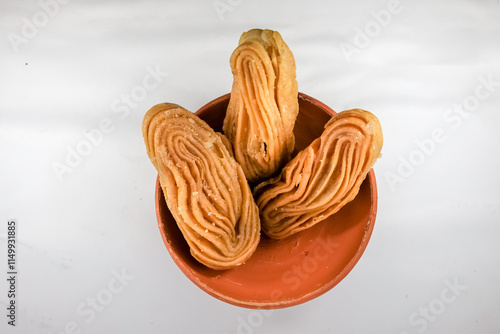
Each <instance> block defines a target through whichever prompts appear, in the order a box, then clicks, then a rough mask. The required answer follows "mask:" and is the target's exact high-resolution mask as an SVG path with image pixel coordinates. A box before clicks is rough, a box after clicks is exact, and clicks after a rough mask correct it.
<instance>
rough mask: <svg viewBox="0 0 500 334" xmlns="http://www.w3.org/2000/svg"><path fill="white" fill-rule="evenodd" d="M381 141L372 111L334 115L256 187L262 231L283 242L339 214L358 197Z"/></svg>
mask: <svg viewBox="0 0 500 334" xmlns="http://www.w3.org/2000/svg"><path fill="white" fill-rule="evenodd" d="M382 143H383V138H382V128H381V126H380V123H379V121H378V119H377V118H376V117H375V116H374V115H373V114H372V113H370V112H368V111H365V110H361V109H353V110H347V111H343V112H341V113H338V114H337V115H335V116H333V117H332V118H331V119H330V121H328V123H327V124H326V125H325V129H324V131H323V133H322V134H321V136H320V137H319V138H317V139H315V140H314V141H313V142H312V143H311V144H310V145H309V146H308V147H307V148H305V149H304V150H302V151H300V152H299V153H298V154H297V156H295V157H294V158H293V159H292V160H291V161H290V162H289V163H288V164H287V165H286V166H285V167H284V169H283V170H282V172H281V174H280V175H278V176H277V177H275V178H273V179H270V180H268V181H265V182H263V183H261V184H259V185H258V186H257V187H255V189H254V197H255V201H256V203H257V205H258V206H259V209H260V215H261V224H262V231H263V232H264V233H265V234H266V235H268V236H269V237H271V238H274V239H281V238H285V237H287V236H289V235H292V234H294V233H297V232H299V231H302V230H304V229H307V228H309V227H311V226H313V225H315V224H317V223H318V222H320V221H322V220H324V219H325V218H327V217H329V216H331V215H333V214H334V213H336V212H337V211H339V210H340V209H341V208H342V207H343V206H344V205H345V204H347V203H348V202H350V201H351V200H353V199H354V197H356V195H357V194H358V192H359V188H360V186H361V183H362V182H363V180H364V179H365V178H366V175H367V174H368V172H369V171H370V169H371V168H372V166H373V164H374V163H375V161H376V160H377V158H378V157H379V155H380V151H381V149H382Z"/></svg>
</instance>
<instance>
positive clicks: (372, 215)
mask: <svg viewBox="0 0 500 334" xmlns="http://www.w3.org/2000/svg"><path fill="white" fill-rule="evenodd" d="M230 95H231V94H230V93H228V94H224V95H222V96H220V97H218V98H215V99H214V100H212V101H210V102H208V103H206V104H205V105H204V106H202V107H201V108H200V109H198V111H196V113H195V114H197V115H198V114H200V113H201V112H203V111H205V110H207V109H210V108H212V107H213V106H214V105H217V104H219V103H221V102H223V101H225V100H228V99H229V97H230ZM298 95H299V99H302V100H303V101H306V102H308V103H311V104H314V105H316V106H317V107H319V108H320V109H322V110H323V111H325V112H326V113H328V114H330V115H332V116H333V115H335V114H336V112H335V111H333V110H332V109H331V108H330V107H328V106H327V105H326V104H324V103H322V102H321V101H319V100H316V99H315V98H313V97H311V96H309V95H306V94H304V93H301V92H299V94H298ZM365 181H367V182H368V183H369V187H370V190H369V192H370V209H369V214H368V219H367V221H366V226H365V231H364V235H363V237H362V238H361V241H360V244H359V247H358V248H357V250H356V252H355V254H354V255H353V256H352V258H351V259H350V261H349V262H348V264H347V265H345V266H344V267H343V269H342V270H341V271H340V272H339V273H338V275H337V276H335V277H333V278H332V279H331V280H330V281H329V282H328V283H326V284H324V285H321V286H320V287H318V288H317V289H315V290H313V291H311V292H309V293H307V294H304V295H303V296H301V297H299V298H295V299H289V300H284V301H273V302H268V303H259V302H252V301H245V300H239V299H237V298H233V297H231V296H228V295H225V294H223V293H221V292H220V291H218V290H216V289H214V288H212V287H210V286H208V285H207V284H206V283H204V282H203V281H202V280H201V278H200V277H199V275H196V271H195V270H192V269H191V267H190V266H189V264H188V263H186V262H184V261H183V260H182V258H181V257H180V256H179V255H178V254H177V252H176V251H175V249H174V247H173V245H172V243H171V242H170V241H169V238H168V235H166V232H165V229H164V228H163V227H162V224H163V220H162V215H161V212H160V199H163V198H164V197H163V191H162V189H161V186H160V180H159V176H157V178H156V183H155V210H156V218H157V223H158V228H159V230H160V234H161V236H162V240H163V243H164V244H165V246H166V248H167V251H168V252H169V254H170V256H171V258H172V260H173V261H174V263H175V264H176V265H177V267H178V268H179V269H180V270H181V271H182V272H183V274H184V275H185V276H186V277H187V278H188V279H189V280H190V281H191V282H193V283H194V284H195V285H196V286H198V287H199V288H200V289H201V290H203V291H204V292H206V293H207V294H209V295H210V296H212V297H214V298H217V299H219V300H221V301H223V302H226V303H228V304H231V305H234V306H239V307H243V308H248V309H281V308H286V307H291V306H296V305H300V304H303V303H305V302H308V301H311V300H313V299H315V298H317V297H319V296H321V295H323V294H324V293H326V292H328V291H329V290H331V289H332V288H333V287H335V286H336V285H337V284H339V283H340V282H341V281H342V280H343V279H344V278H345V277H346V276H347V275H348V274H349V273H350V272H351V271H352V269H353V268H354V267H355V266H356V264H357V263H358V261H359V259H360V258H361V256H362V255H363V254H364V252H365V250H366V247H367V246H368V242H369V240H370V239H371V235H372V233H373V229H374V225H375V220H376V216H377V207H378V193H377V182H376V178H375V173H374V170H373V168H372V169H371V170H370V172H369V173H368V175H367V177H366V180H365ZM167 210H168V208H167ZM243 265H244V264H243Z"/></svg>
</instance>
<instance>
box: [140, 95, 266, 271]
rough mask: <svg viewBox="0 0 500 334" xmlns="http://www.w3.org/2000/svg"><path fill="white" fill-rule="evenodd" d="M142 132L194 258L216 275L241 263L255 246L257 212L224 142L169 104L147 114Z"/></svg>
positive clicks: (208, 128)
mask: <svg viewBox="0 0 500 334" xmlns="http://www.w3.org/2000/svg"><path fill="white" fill-rule="evenodd" d="M142 131H143V136H144V141H145V144H146V149H147V153H148V156H149V158H150V160H151V162H152V163H153V165H154V166H155V168H156V169H157V170H158V174H159V180H160V185H161V188H162V190H163V193H164V196H165V199H166V202H167V206H168V208H169V209H170V212H171V213H172V216H173V217H174V219H175V221H176V222H177V225H178V227H179V229H180V231H181V232H182V235H183V236H184V238H185V239H186V241H187V243H188V245H189V248H190V252H191V254H192V255H193V257H194V258H195V259H196V260H198V261H199V262H200V263H202V264H204V265H206V266H207V267H209V268H212V269H216V270H222V269H229V268H233V267H236V266H238V265H240V264H242V263H244V262H245V261H246V260H247V259H248V258H249V257H250V256H251V255H252V253H253V252H254V250H255V249H256V247H257V244H258V243H259V239H260V221H259V212H258V208H257V206H256V204H255V201H254V200H253V197H252V192H251V190H250V187H249V185H248V181H247V180H246V178H245V174H244V173H243V170H242V169H241V167H240V166H239V164H238V163H237V162H236V160H235V159H234V158H233V156H232V153H231V151H230V143H229V141H228V140H227V138H224V135H222V134H220V133H216V132H215V131H214V130H213V129H212V128H211V127H210V126H209V125H208V124H207V123H205V122H204V121H203V120H201V119H200V118H199V117H198V116H196V115H195V114H193V113H191V112H190V111H188V110H186V109H184V108H182V107H180V106H178V105H176V104H170V103H162V104H158V105H156V106H154V107H153V108H151V109H150V110H149V111H148V112H147V113H146V115H145V116H144V120H143V125H142Z"/></svg>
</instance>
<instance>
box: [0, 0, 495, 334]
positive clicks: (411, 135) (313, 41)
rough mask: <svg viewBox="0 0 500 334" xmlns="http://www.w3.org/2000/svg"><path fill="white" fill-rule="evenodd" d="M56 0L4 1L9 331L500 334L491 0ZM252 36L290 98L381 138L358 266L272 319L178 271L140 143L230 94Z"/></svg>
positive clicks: (0, 15) (2, 172)
mask: <svg viewBox="0 0 500 334" xmlns="http://www.w3.org/2000/svg"><path fill="white" fill-rule="evenodd" d="M60 1H61V2H55V0H45V1H41V2H37V1H14V0H3V1H2V2H1V3H0V37H1V39H0V49H1V62H0V149H1V150H0V152H1V157H2V161H1V165H0V223H1V224H0V263H1V264H0V268H3V269H2V272H4V274H1V275H0V306H1V307H0V319H2V320H1V321H0V322H1V323H0V331H1V332H2V333H64V332H66V333H222V334H223V333H228V334H229V333H278V332H280V333H388V334H392V333H394V334H403V333H407V334H408V333H409V334H413V333H424V332H425V333H498V330H499V329H500V284H499V282H500V266H499V263H500V261H499V260H500V242H499V240H500V226H499V222H500V219H499V218H500V192H499V187H500V178H499V176H498V175H499V174H498V170H499V168H500V156H499V150H498V144H499V143H500V134H499V132H498V127H499V125H500V116H499V111H500V110H499V107H500V2H499V1H496V0H481V1H464V0H461V1H430V0H418V1H417V0H400V1H396V2H394V1H393V2H391V1H385V0H376V1H367V0H366V1H342V2H341V1H329V2H327V1H308V2H305V1H286V2H285V1H282V2H280V3H277V2H273V3H272V4H270V2H269V1H268V2H266V1H249V0H247V1H242V0H220V1H219V0H218V1H215V2H214V1H211V0H209V1H201V0H200V1H183V2H181V1H175V2H174V1H152V0H149V1H130V0H129V1H112V0H106V1H97V0H92V1H83V0H72V1H65V2H63V1H62V0H60ZM44 3H46V4H47V5H43V4H44ZM256 27H258V28H269V29H274V30H278V31H279V32H280V33H281V34H282V36H283V38H284V40H285V41H286V42H287V44H288V45H289V46H290V48H291V50H292V52H293V53H294V55H295V58H296V63H297V78H298V82H299V90H300V91H301V92H304V93H306V94H308V95H311V96H313V97H315V98H317V99H319V100H320V101H322V102H324V103H326V104H327V105H329V106H330V107H332V108H333V109H334V110H336V111H341V110H345V109H351V108H358V107H359V108H363V109H367V110H370V111H372V112H373V113H374V114H376V115H377V116H378V117H379V119H380V121H381V123H382V126H383V130H384V147H383V156H382V158H381V159H380V160H378V162H377V163H376V166H375V173H376V176H377V182H378V190H379V210H378V215H377V220H376V224H375V229H374V232H373V235H372V239H371V241H370V243H369V245H368V247H367V249H366V252H365V254H364V255H363V257H362V258H361V260H360V261H359V263H358V264H357V266H356V267H355V268H354V269H353V271H352V272H351V273H350V274H349V275H348V276H347V277H346V278H345V279H344V280H343V281H342V282H341V283H340V284H339V285H337V286H336V287H335V288H334V289H332V290H331V291H329V292H328V293H326V294H324V295H323V296H321V297H319V298H317V299H315V300H313V301H311V302H308V303H306V304H303V305H300V306H296V307H292V308H288V309H283V310H276V311H272V312H260V311H256V310H248V309H243V308H238V307H234V306H231V305H228V304H225V303H223V302H221V301H218V300H217V299H214V298H212V297H210V296H209V295H207V294H206V293H204V292H203V291H201V290H200V289H198V288H197V287H196V286H195V285H194V284H192V283H191V282H190V281H189V280H188V279H187V278H186V277H185V276H184V275H183V274H182V273H181V271H180V270H179V269H178V268H177V267H176V265H175V264H174V262H173V261H172V259H171V258H170V256H169V254H168V253H167V251H166V248H165V246H164V244H163V242H162V239H161V237H160V234H159V231H158V227H157V225H156V217H155V208H154V187H155V179H156V171H155V170H154V168H153V166H152V165H151V163H150V162H149V160H148V158H147V156H146V152H145V147H144V143H143V141H142V134H141V122H142V117H143V115H144V113H145V112H146V111H147V110H148V109H149V108H150V107H151V106H153V105H154V104H156V103H159V102H174V103H178V104H180V105H182V106H184V107H185V108H187V109H189V110H192V111H196V110H197V109H198V108H199V107H201V106H202V105H204V104H205V103H206V102H208V101H210V100H212V99H214V98H216V97H218V96H220V95H222V94H225V93H228V92H229V91H230V88H231V83H232V75H231V72H230V68H229V57H230V54H231V52H232V51H233V50H234V48H235V47H236V45H237V42H238V39H239V36H240V34H241V33H242V32H243V31H246V30H249V29H251V28H256ZM148 71H149V72H151V71H153V72H154V71H156V72H158V73H157V81H154V80H151V78H152V77H148V75H149V74H148V73H149V72H148ZM145 78H146V84H147V87H149V88H148V89H145V88H144V83H143V81H144V80H145ZM148 80H149V81H148ZM488 81H489V84H488V83H486V84H485V83H484V82H488ZM153 86H155V87H154V88H153ZM127 98H128V99H129V100H128V102H126V101H127V100H126V99H127ZM127 103H128V104H127ZM460 110H462V111H460ZM459 111H460V112H459ZM102 124H105V126H104V128H103V129H104V130H106V131H107V132H106V133H104V134H103V136H102V138H101V139H100V140H98V141H96V144H95V145H94V144H93V145H91V146H88V143H89V141H88V139H87V137H86V135H85V133H86V132H85V131H90V130H93V129H96V128H98V127H99V126H100V125H102ZM103 129H101V130H103ZM87 134H88V132H87ZM78 148H79V149H80V150H84V151H83V152H85V153H86V154H87V155H86V156H83V157H80V158H81V159H80V160H78V159H77V158H74V157H73V160H70V162H71V164H72V167H71V166H69V165H68V163H67V162H66V159H68V156H69V155H71V154H70V153H69V152H71V151H72V150H77V149H78ZM85 149H86V151H85ZM62 165H65V166H66V169H63V171H64V172H63V173H62V172H61V170H60V169H59V172H57V169H54V168H55V166H59V167H60V166H62ZM69 170H71V171H69ZM61 173H62V174H61ZM9 219H15V220H16V221H17V225H18V230H17V233H18V248H17V256H18V258H17V261H18V262H17V263H18V285H17V292H18V295H17V307H18V309H17V319H16V327H14V328H13V327H11V326H8V325H7V320H8V319H7V317H6V315H7V310H6V305H7V303H8V302H9V299H8V298H7V290H8V286H7V282H6V280H5V279H4V277H5V276H6V272H7V269H6V265H5V263H6V260H7V253H6V249H7V246H6V245H7V244H6V234H7V222H8V220H9ZM118 273H121V274H118ZM4 275H5V276H4ZM116 275H122V280H123V282H122V285H120V284H118V283H117V282H118V281H117V280H116V278H115V277H116ZM256 279H258V278H256ZM110 284H111V286H110ZM113 284H114V285H113ZM450 285H451V286H454V288H450V287H449V286H450ZM110 289H112V290H113V291H114V292H110V291H111V290H110ZM96 297H100V298H101V300H105V301H106V305H104V306H102V305H98V309H99V312H97V311H92V310H93V309H92V308H91V307H90V306H89V305H90V304H89V303H91V301H92V299H93V298H96ZM103 298H107V299H103ZM2 310H3V311H2ZM92 312H93V313H92Z"/></svg>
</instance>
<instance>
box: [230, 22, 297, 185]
mask: <svg viewBox="0 0 500 334" xmlns="http://www.w3.org/2000/svg"><path fill="white" fill-rule="evenodd" d="M230 64H231V70H232V73H233V86H232V88H231V98H230V101H229V106H228V108H227V113H226V117H225V119H224V126H223V131H224V134H225V135H226V136H227V137H228V138H229V140H230V141H231V142H232V144H233V147H234V154H235V158H236V160H237V161H238V162H239V163H240V165H241V167H242V168H243V171H244V172H245V175H246V177H247V179H248V180H249V182H251V183H258V182H261V181H263V180H265V179H268V178H269V177H271V176H274V175H276V173H277V172H279V170H281V168H282V167H283V166H284V165H285V164H286V163H287V162H288V161H289V160H290V155H291V153H292V151H293V149H294V143H295V137H294V135H293V128H294V126H295V120H296V118H297V114H298V112H299V105H298V86H297V80H296V73H295V72H296V68H295V59H294V57H293V54H292V52H291V51H290V49H289V48H288V46H287V45H286V44H285V42H284V41H283V39H282V37H281V35H280V34H279V33H278V32H277V31H272V30H261V29H253V30H250V31H248V32H245V33H243V34H242V35H241V38H240V41H239V45H238V47H237V48H236V49H235V50H234V52H233V53H232V55H231V59H230Z"/></svg>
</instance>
